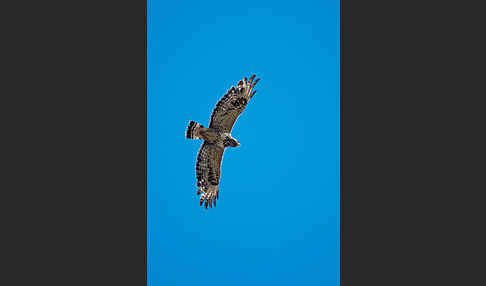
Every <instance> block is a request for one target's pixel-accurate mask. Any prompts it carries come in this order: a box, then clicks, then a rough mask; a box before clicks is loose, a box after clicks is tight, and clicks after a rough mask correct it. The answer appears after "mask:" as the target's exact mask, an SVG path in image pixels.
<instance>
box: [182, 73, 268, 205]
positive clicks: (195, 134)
mask: <svg viewBox="0 0 486 286" xmlns="http://www.w3.org/2000/svg"><path fill="white" fill-rule="evenodd" d="M254 79H255V75H252V76H251V77H250V78H249V79H248V80H247V78H246V77H245V78H244V79H243V80H240V81H239V82H238V84H237V85H236V88H235V87H234V86H232V87H231V88H230V89H228V91H227V92H226V94H225V95H224V96H223V97H222V98H221V99H220V100H219V101H218V103H216V106H215V107H214V109H213V112H212V114H211V119H210V121H209V128H205V127H204V126H203V125H201V124H199V123H196V122H194V121H192V120H191V121H190V122H189V125H188V126H187V130H186V138H188V139H203V140H204V142H203V144H202V146H201V149H199V153H198V154H197V161H196V179H197V187H198V190H197V195H201V197H200V200H199V204H200V205H201V206H202V204H203V203H204V206H205V207H206V209H207V208H208V205H209V206H210V207H211V208H212V207H213V204H214V206H215V207H216V200H217V199H218V198H219V177H220V175H221V160H222V158H223V153H224V150H225V149H226V147H238V146H240V143H239V142H238V141H236V139H234V138H233V137H232V136H231V129H232V128H233V125H234V124H235V121H236V119H237V118H238V116H240V114H241V113H242V112H243V110H245V107H246V105H247V104H248V102H249V101H250V99H251V98H252V97H253V95H254V94H255V92H256V90H253V88H254V87H255V85H256V83H257V82H258V81H259V80H260V79H259V78H257V79H256V80H254Z"/></svg>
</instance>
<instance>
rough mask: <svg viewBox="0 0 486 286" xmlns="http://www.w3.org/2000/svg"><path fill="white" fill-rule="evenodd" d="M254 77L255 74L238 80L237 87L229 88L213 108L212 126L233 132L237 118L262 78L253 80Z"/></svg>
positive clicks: (210, 124)
mask: <svg viewBox="0 0 486 286" xmlns="http://www.w3.org/2000/svg"><path fill="white" fill-rule="evenodd" d="M254 78H255V75H252V76H251V77H250V79H249V80H247V79H246V77H245V78H244V79H243V80H240V81H239V82H238V84H237V85H236V88H235V87H234V86H232V87H231V88H230V89H228V91H227V92H226V94H225V95H223V97H222V98H221V99H220V100H219V101H218V103H216V107H215V108H214V109H213V113H212V114H211V119H210V121H209V127H210V128H216V129H219V130H221V131H224V132H228V133H229V132H231V129H232V128H233V125H234V124H235V121H236V119H237V118H238V116H240V114H241V113H242V112H243V110H245V107H246V105H247V104H248V102H249V101H250V99H251V98H252V97H253V95H254V94H255V92H256V90H255V91H253V88H254V87H255V85H256V83H257V82H258V81H259V80H260V79H259V78H257V79H256V80H255V81H253V79H254Z"/></svg>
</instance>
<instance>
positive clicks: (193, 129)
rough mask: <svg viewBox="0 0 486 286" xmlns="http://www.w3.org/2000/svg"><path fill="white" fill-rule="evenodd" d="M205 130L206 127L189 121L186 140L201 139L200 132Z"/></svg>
mask: <svg viewBox="0 0 486 286" xmlns="http://www.w3.org/2000/svg"><path fill="white" fill-rule="evenodd" d="M202 129H204V126H202V125H201V124H199V123H197V122H194V121H192V120H191V121H189V125H187V130H186V138H188V139H201V138H202V136H201V133H200V131H201V130H202Z"/></svg>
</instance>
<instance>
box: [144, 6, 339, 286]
mask: <svg viewBox="0 0 486 286" xmlns="http://www.w3.org/2000/svg"><path fill="white" fill-rule="evenodd" d="M254 73H256V74H257V77H260V78H261V80H260V82H259V83H258V84H257V90H258V91H257V93H256V94H255V96H254V97H253V99H252V100H251V101H250V103H249V104H248V106H247V108H246V109H245V111H244V112H243V114H242V115H241V116H240V118H239V119H238V120H237V122H236V124H235V127H234V128H233V131H232V135H233V137H235V138H236V139H237V140H238V141H239V142H240V143H241V146H240V147H238V148H230V149H227V150H226V152H225V155H224V157H223V163H222V172H221V181H220V199H219V200H218V202H217V207H216V208H213V209H209V210H206V209H204V208H201V207H200V206H199V200H198V198H197V196H196V185H195V184H196V178H195V161H196V155H197V152H198V150H199V147H200V145H201V141H199V140H189V139H186V138H185V137H184V133H185V129H186V126H187V124H188V122H189V120H194V121H196V122H199V123H201V124H203V125H205V126H208V123H209V117H210V114H211V111H212V109H213V107H214V105H215V104H216V102H217V101H218V99H219V98H220V97H221V96H222V95H223V94H224V93H225V92H226V90H227V89H228V88H230V87H231V85H236V83H237V82H238V81H239V80H240V79H242V78H243V77H244V76H247V77H249V76H250V75H252V74H254ZM147 108H148V110H147V113H148V194H147V197H148V198H147V199H148V202H147V206H148V280H149V285H152V286H159V285H160V286H162V285H164V286H169V285H216V286H217V285H339V1H337V0H334V1H306V0H304V1H294V2H280V1H244V2H241V1H155V0H149V2H148V107H147Z"/></svg>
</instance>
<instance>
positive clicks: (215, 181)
mask: <svg viewBox="0 0 486 286" xmlns="http://www.w3.org/2000/svg"><path fill="white" fill-rule="evenodd" d="M223 153H224V148H222V147H219V146H218V145H216V144H214V143H209V142H208V141H204V143H203V144H202V146H201V149H199V153H198V154H197V161H196V178H197V187H198V188H199V189H198V190H197V194H198V195H201V198H200V200H199V203H200V205H202V204H203V202H204V201H206V202H205V204H204V206H205V207H206V208H208V204H209V206H210V207H213V202H214V206H216V200H217V199H218V198H219V177H220V175H221V160H222V159H223Z"/></svg>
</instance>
